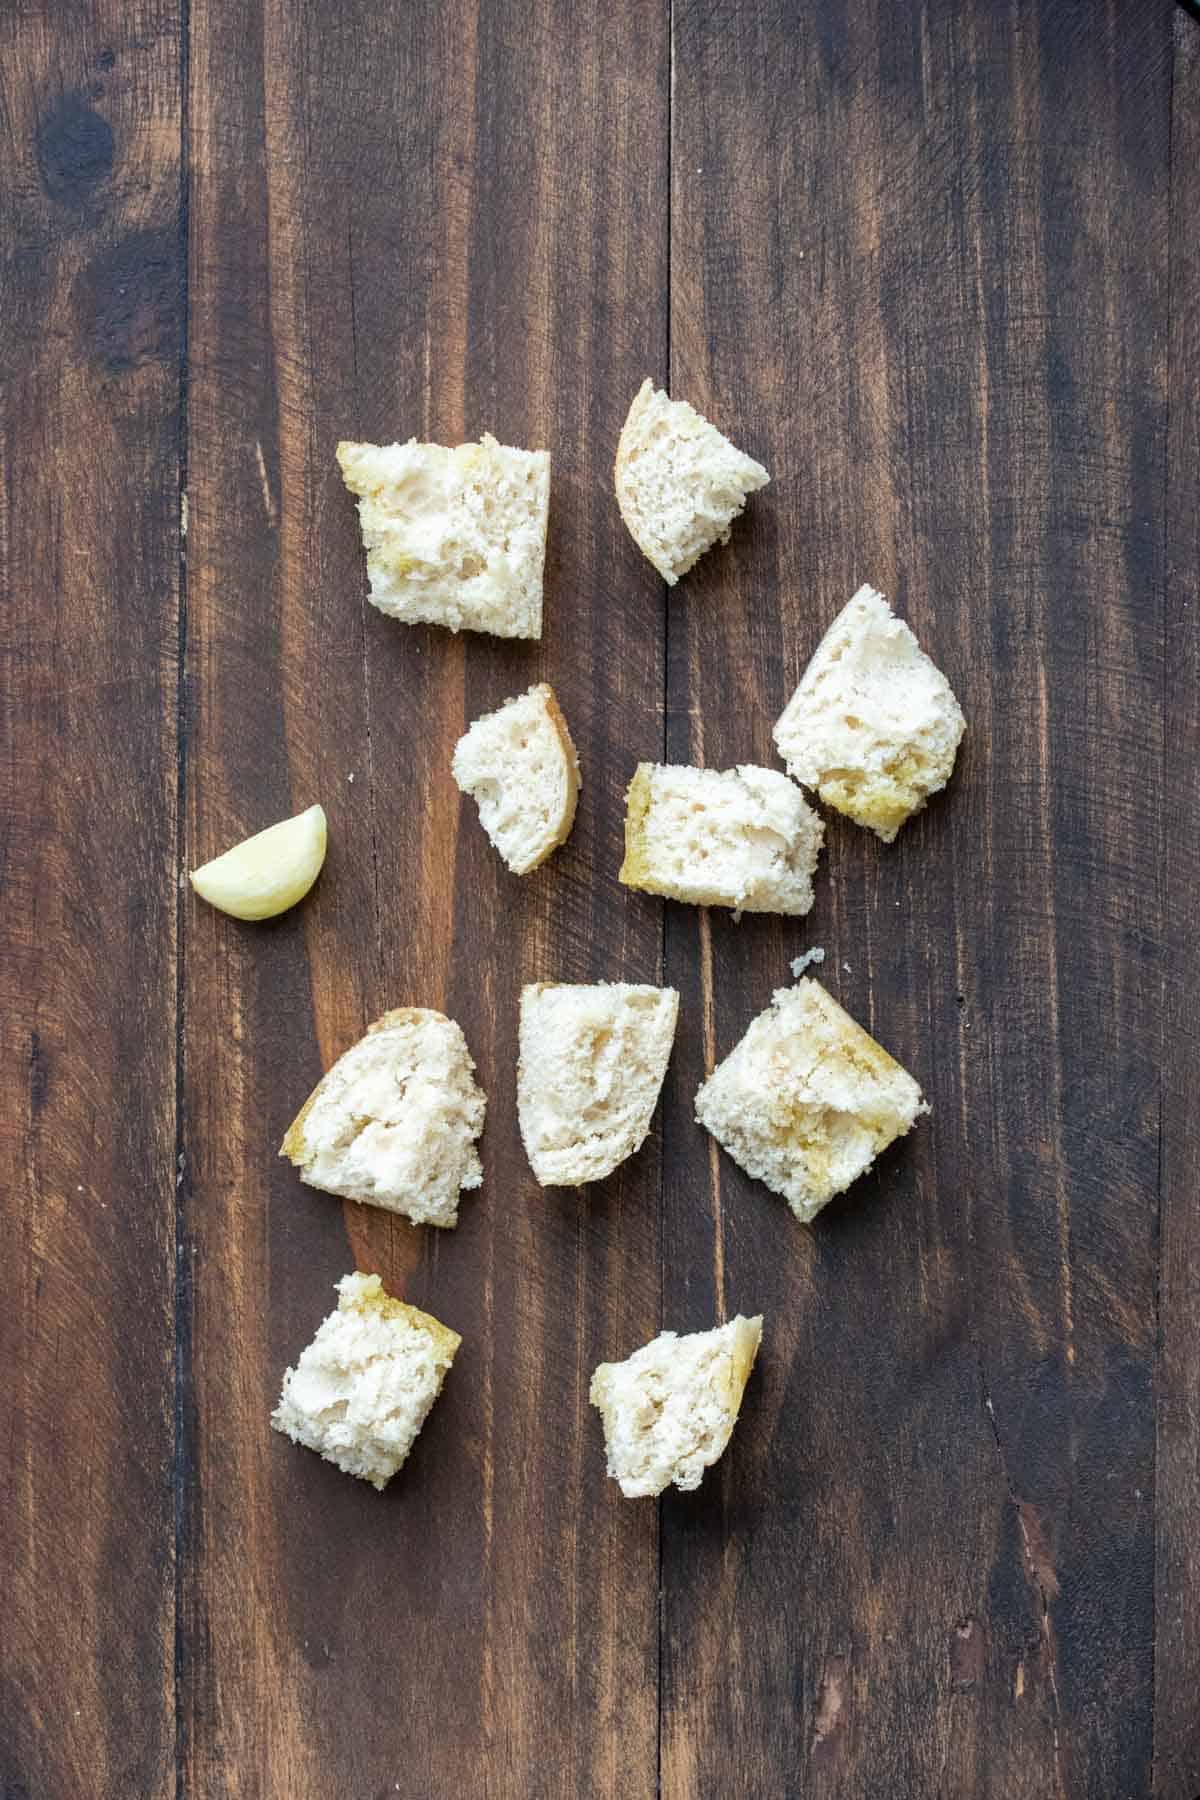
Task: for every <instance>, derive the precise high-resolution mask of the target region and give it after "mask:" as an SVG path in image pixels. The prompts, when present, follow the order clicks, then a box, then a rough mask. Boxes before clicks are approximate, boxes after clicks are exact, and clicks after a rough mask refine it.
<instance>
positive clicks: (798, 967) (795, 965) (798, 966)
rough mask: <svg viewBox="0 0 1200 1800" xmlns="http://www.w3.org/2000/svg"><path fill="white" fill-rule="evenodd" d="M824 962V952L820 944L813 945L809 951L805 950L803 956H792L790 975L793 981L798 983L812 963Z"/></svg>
mask: <svg viewBox="0 0 1200 1800" xmlns="http://www.w3.org/2000/svg"><path fill="white" fill-rule="evenodd" d="M824 961H825V952H824V950H823V949H822V948H821V946H820V944H814V945H813V947H812V949H811V950H806V951H805V952H804V955H803V956H793V958H792V975H793V977H794V978H795V980H797V981H799V979H800V977H801V976H802V975H803V973H804V971H805V969H807V968H809V967H810V966H811V965H812V964H813V963H823V962H824Z"/></svg>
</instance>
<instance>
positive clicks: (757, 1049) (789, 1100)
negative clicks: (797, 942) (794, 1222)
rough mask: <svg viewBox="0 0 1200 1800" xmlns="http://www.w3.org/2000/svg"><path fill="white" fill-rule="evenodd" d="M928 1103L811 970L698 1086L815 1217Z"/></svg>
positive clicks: (755, 1171) (754, 1164) (709, 1112)
mask: <svg viewBox="0 0 1200 1800" xmlns="http://www.w3.org/2000/svg"><path fill="white" fill-rule="evenodd" d="M928 1111H929V1107H928V1106H927V1105H926V1104H925V1101H924V1100H923V1098H922V1096H921V1090H920V1088H919V1087H918V1086H917V1083H916V1082H915V1081H914V1080H913V1078H912V1076H911V1075H909V1074H908V1073H907V1071H906V1070H904V1069H902V1068H901V1066H900V1064H899V1063H898V1062H896V1061H895V1060H894V1058H892V1057H890V1056H889V1055H888V1053H887V1051H886V1050H884V1049H882V1048H881V1047H880V1046H879V1045H878V1044H877V1043H876V1042H875V1040H874V1038H873V1037H871V1036H870V1035H869V1034H868V1033H867V1032H865V1031H864V1030H863V1028H862V1026H861V1025H859V1024H857V1023H856V1021H855V1020H854V1019H852V1018H851V1017H850V1014H849V1013H848V1012H846V1011H845V1010H844V1009H843V1008H842V1007H840V1006H839V1005H838V1003H837V1001H836V1000H835V999H834V998H833V997H832V995H831V994H829V993H827V992H826V990H825V989H824V988H823V987H822V986H821V984H820V982H819V981H814V980H813V979H812V978H811V977H805V978H804V979H803V980H801V981H798V982H797V983H796V985H795V987H791V988H780V989H779V990H778V992H777V993H776V994H775V996H774V998H773V999H772V1001H771V1004H770V1006H769V1007H768V1008H767V1010H766V1011H765V1012H763V1013H760V1014H759V1016H758V1017H757V1018H756V1019H755V1020H754V1021H753V1022H752V1023H751V1025H750V1026H749V1028H748V1030H747V1031H746V1034H745V1036H744V1037H743V1038H742V1039H741V1041H740V1043H738V1044H737V1045H736V1046H735V1047H734V1049H733V1050H731V1051H730V1053H729V1055H728V1056H727V1057H726V1058H725V1060H724V1062H722V1063H719V1064H718V1066H717V1067H716V1068H715V1069H714V1070H713V1072H712V1074H711V1075H710V1076H709V1078H708V1080H707V1081H706V1082H705V1083H704V1084H703V1086H702V1087H701V1088H700V1090H699V1092H698V1093H697V1095H696V1119H697V1122H698V1123H699V1124H701V1125H703V1126H705V1128H706V1129H707V1130H709V1131H711V1132H712V1134H713V1136H714V1137H715V1138H716V1140H717V1142H718V1143H719V1144H720V1145H721V1146H722V1147H723V1148H724V1149H725V1150H727V1151H728V1152H729V1154H730V1156H732V1157H733V1160H734V1161H735V1162H736V1163H738V1164H739V1165H740V1166H741V1167H742V1168H743V1169H745V1171H746V1173H747V1174H748V1175H752V1176H754V1178H755V1179H756V1180H758V1181H762V1182H765V1183H766V1185H767V1187H769V1188H770V1189H771V1190H772V1191H773V1192H774V1193H776V1194H782V1195H783V1197H784V1199H785V1200H787V1202H788V1204H789V1206H790V1207H791V1209H792V1211H793V1212H794V1213H795V1215H796V1217H797V1218H798V1219H803V1220H806V1221H807V1220H809V1219H812V1218H814V1217H815V1216H816V1214H817V1213H818V1212H819V1211H820V1209H821V1207H823V1206H824V1205H825V1204H826V1203H827V1202H828V1201H830V1200H832V1199H833V1197H834V1195H835V1194H840V1193H842V1192H843V1191H844V1190H845V1189H846V1188H848V1187H849V1186H850V1183H851V1182H852V1181H856V1180H857V1179H858V1177H859V1176H860V1175H862V1174H864V1173H865V1171H866V1170H867V1169H869V1168H870V1166H871V1164H872V1163H873V1162H874V1160H875V1158H876V1157H877V1156H878V1155H879V1153H880V1151H881V1150H884V1149H886V1148H887V1146H888V1145H889V1144H890V1143H891V1142H892V1141H893V1139H895V1138H898V1137H900V1136H902V1135H903V1133H904V1132H906V1131H908V1130H909V1129H910V1128H911V1127H912V1125H913V1124H914V1123H915V1121H916V1119H917V1117H918V1116H919V1115H920V1114H921V1113H927V1112H928Z"/></svg>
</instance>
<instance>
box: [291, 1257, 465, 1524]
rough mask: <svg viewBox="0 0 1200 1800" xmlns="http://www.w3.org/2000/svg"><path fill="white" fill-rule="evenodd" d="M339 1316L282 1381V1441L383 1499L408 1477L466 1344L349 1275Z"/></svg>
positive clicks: (369, 1280) (376, 1283)
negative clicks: (404, 1473) (396, 1479)
mask: <svg viewBox="0 0 1200 1800" xmlns="http://www.w3.org/2000/svg"><path fill="white" fill-rule="evenodd" d="M337 1291H338V1303H337V1310H336V1312H332V1313H330V1315H329V1317H328V1318H327V1319H325V1320H324V1322H323V1323H322V1324H321V1325H320V1326H319V1328H318V1330H317V1335H316V1337H314V1339H313V1341H312V1343H311V1344H309V1345H308V1347H307V1349H305V1350H303V1351H301V1353H300V1357H299V1359H298V1361H297V1363H296V1366H295V1368H294V1369H289V1370H288V1371H287V1373H286V1374H285V1375H284V1378H283V1392H282V1394H281V1395H280V1398H279V1405H278V1406H277V1407H276V1408H275V1411H274V1412H273V1413H272V1415H271V1423H272V1425H273V1426H274V1427H275V1429H276V1431H281V1432H283V1433H284V1435H285V1436H286V1437H289V1438H291V1440H292V1442H293V1443H295V1444H303V1445H304V1446H305V1448H306V1449H308V1450H315V1451H316V1452H317V1453H318V1455H320V1456H323V1457H324V1458H325V1460H326V1462H331V1463H335V1464H336V1465H337V1467H338V1468H339V1469H343V1470H344V1471H345V1472H346V1474H347V1475H357V1476H358V1477H359V1478H360V1479H361V1480H363V1481H369V1482H370V1483H371V1485H372V1486H373V1487H375V1488H379V1489H382V1488H383V1487H385V1486H386V1485H387V1483H388V1482H389V1481H390V1480H391V1478H392V1476H393V1475H394V1474H395V1473H396V1471H397V1469H399V1468H400V1467H401V1465H402V1464H403V1462H404V1460H405V1458H406V1457H407V1455H408V1453H409V1451H410V1450H411V1449H412V1446H413V1444H414V1442H415V1440H416V1437H417V1433H418V1432H419V1431H420V1429H421V1427H422V1425H423V1424H424V1423H425V1419H426V1416H427V1414H428V1412H429V1409H430V1407H431V1406H432V1405H433V1403H434V1401H435V1400H436V1399H437V1397H438V1394H439V1392H440V1391H441V1386H442V1381H443V1379H444V1378H445V1375H446V1371H447V1370H448V1369H449V1368H450V1365H451V1364H452V1363H453V1361H454V1357H455V1353H456V1351H457V1350H458V1347H459V1344H460V1343H461V1342H462V1339H461V1338H460V1337H459V1335H458V1333H457V1332H456V1331H451V1330H450V1329H449V1328H448V1327H447V1326H445V1325H442V1324H439V1322H438V1321H437V1320H436V1319H434V1318H432V1317H431V1316H430V1315H429V1314H428V1313H423V1312H420V1311H418V1309H417V1308H416V1307H415V1306H406V1305H405V1303H404V1302H403V1301H402V1300H393V1299H392V1298H391V1296H390V1295H388V1294H385V1293H384V1291H383V1283H382V1282H381V1281H380V1279H379V1276H378V1275H361V1274H354V1275H344V1276H343V1277H342V1279H341V1281H339V1282H338V1284H337Z"/></svg>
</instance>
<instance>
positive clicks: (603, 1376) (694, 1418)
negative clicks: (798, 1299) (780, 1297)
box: [590, 1313, 762, 1500]
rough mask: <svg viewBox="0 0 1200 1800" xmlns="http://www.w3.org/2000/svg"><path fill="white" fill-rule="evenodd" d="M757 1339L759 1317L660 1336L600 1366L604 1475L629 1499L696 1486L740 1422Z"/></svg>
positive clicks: (596, 1386)
mask: <svg viewBox="0 0 1200 1800" xmlns="http://www.w3.org/2000/svg"><path fill="white" fill-rule="evenodd" d="M761 1339H762V1315H761V1314H760V1315H759V1316H758V1317H757V1318H754V1319H744V1318H743V1317H742V1316H741V1314H740V1313H739V1314H738V1316H737V1318H736V1319H731V1320H730V1321H729V1323H728V1325H718V1326H717V1327H716V1329H715V1330H714V1331H695V1332H692V1333H690V1334H689V1335H688V1336H686V1337H676V1335H675V1333H674V1332H673V1331H664V1332H662V1333H661V1334H660V1335H659V1336H658V1337H656V1338H655V1339H654V1341H653V1342H652V1343H649V1344H646V1345H644V1346H643V1348H642V1349H641V1350H635V1351H634V1353H633V1355H632V1356H630V1357H628V1358H626V1360H625V1361H624V1362H618V1363H601V1364H600V1366H599V1368H598V1369H597V1370H596V1372H595V1374H594V1375H593V1376H592V1387H591V1395H590V1398H591V1402H592V1405H593V1406H594V1407H596V1408H597V1410H598V1411H599V1413H600V1416H601V1418H602V1419H603V1421H604V1442H605V1445H606V1447H607V1450H608V1472H609V1474H610V1475H611V1476H612V1478H613V1480H614V1481H617V1482H619V1483H620V1485H621V1492H622V1493H623V1494H624V1495H625V1497H626V1499H628V1500H636V1499H639V1498H642V1497H644V1496H646V1495H650V1494H661V1493H662V1491H663V1489H664V1488H665V1487H666V1486H667V1485H668V1484H669V1483H670V1482H672V1481H673V1482H674V1483H675V1486H676V1487H677V1488H684V1489H689V1488H697V1487H699V1486H700V1482H701V1479H702V1477H703V1475H704V1471H705V1469H707V1468H709V1467H710V1466H711V1465H712V1464H713V1463H715V1462H716V1460H717V1458H718V1457H719V1456H720V1455H721V1452H722V1451H723V1450H724V1448H725V1446H726V1444H727V1443H728V1442H729V1438H730V1434H731V1433H732V1431H733V1427H734V1425H735V1424H736V1422H737V1416H738V1412H739V1411H740V1409H741V1404H742V1394H743V1393H744V1392H745V1387H746V1382H747V1379H748V1378H749V1374H750V1371H751V1369H752V1368H753V1367H754V1358H755V1357H756V1356H757V1354H758V1346H759V1343H760V1341H761Z"/></svg>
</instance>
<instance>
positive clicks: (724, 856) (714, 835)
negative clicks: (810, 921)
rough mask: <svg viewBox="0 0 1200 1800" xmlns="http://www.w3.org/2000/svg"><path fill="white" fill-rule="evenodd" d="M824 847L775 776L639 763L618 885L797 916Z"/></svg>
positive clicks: (807, 814)
mask: <svg viewBox="0 0 1200 1800" xmlns="http://www.w3.org/2000/svg"><path fill="white" fill-rule="evenodd" d="M824 837H825V827H824V825H823V824H822V822H821V819H820V817H819V816H818V814H817V813H815V812H814V811H813V809H812V807H811V806H809V804H808V802H807V801H806V800H805V798H804V796H803V794H802V793H801V792H800V789H799V788H798V787H797V786H796V785H795V783H794V782H791V781H789V780H788V779H787V777H786V776H784V775H780V774H779V773H778V771H777V770H775V769H759V768H755V767H754V765H753V764H751V763H743V764H742V765H741V766H740V767H739V768H736V769H724V770H722V769H693V768H690V767H688V766H686V765H678V764H676V765H667V764H662V763H639V764H638V767H637V772H636V774H635V775H634V777H633V780H632V781H631V782H630V784H629V792H628V795H627V796H626V802H625V861H624V862H623V863H622V865H621V874H620V879H621V881H622V882H623V883H624V885H625V886H626V887H631V888H639V889H641V891H642V892H643V893H646V894H663V895H665V896H666V898H667V899H669V900H684V901H686V902H688V903H689V904H690V905H692V906H732V907H733V908H734V910H735V911H736V912H739V913H743V912H772V913H792V914H800V913H806V912H807V911H808V910H809V908H810V907H811V906H812V903H813V887H812V878H813V871H814V870H815V868H816V866H817V858H818V856H819V855H820V854H821V844H822V842H823V840H824Z"/></svg>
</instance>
